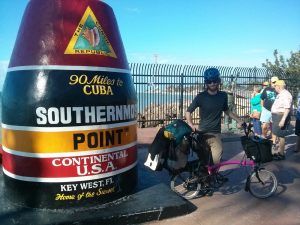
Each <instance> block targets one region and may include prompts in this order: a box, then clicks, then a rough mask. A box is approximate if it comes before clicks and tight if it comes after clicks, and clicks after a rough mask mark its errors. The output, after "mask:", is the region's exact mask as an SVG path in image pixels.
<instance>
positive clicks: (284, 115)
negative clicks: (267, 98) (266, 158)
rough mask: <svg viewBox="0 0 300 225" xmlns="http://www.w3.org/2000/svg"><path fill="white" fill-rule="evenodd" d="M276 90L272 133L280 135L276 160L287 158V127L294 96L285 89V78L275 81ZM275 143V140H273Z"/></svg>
mask: <svg viewBox="0 0 300 225" xmlns="http://www.w3.org/2000/svg"><path fill="white" fill-rule="evenodd" d="M274 87H275V90H276V92H277V93H278V95H277V96H276V99H275V101H274V103H273V105H272V108H271V112H272V121H273V124H272V133H273V135H275V136H276V137H279V152H278V154H274V159H275V160H283V159H285V154H284V148H285V136H286V135H287V127H288V125H289V122H290V119H291V118H290V111H291V109H292V102H293V97H292V95H291V93H290V92H289V91H288V90H286V89H285V82H284V80H278V81H276V82H275V85H274ZM273 144H274V142H273Z"/></svg>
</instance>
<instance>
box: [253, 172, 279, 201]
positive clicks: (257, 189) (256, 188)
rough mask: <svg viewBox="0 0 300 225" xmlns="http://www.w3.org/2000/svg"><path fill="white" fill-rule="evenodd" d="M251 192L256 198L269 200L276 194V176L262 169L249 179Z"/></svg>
mask: <svg viewBox="0 0 300 225" xmlns="http://www.w3.org/2000/svg"><path fill="white" fill-rule="evenodd" d="M248 185H249V186H248V187H249V192H250V193H251V194H252V195H253V196H254V197H256V198H268V197H270V196H271V195H273V194H274V193H275V192H276V189H277V185H278V183H277V179H276V176H275V175H274V174H273V173H272V172H270V171H268V170H266V169H260V170H258V171H257V172H255V171H254V172H253V173H252V174H251V175H250V176H249V178H248Z"/></svg>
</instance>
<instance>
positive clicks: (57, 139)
mask: <svg viewBox="0 0 300 225" xmlns="http://www.w3.org/2000/svg"><path fill="white" fill-rule="evenodd" d="M2 135H3V136H2V140H3V143H2V144H3V145H4V146H5V147H6V148H9V149H13V150H16V151H21V152H30V153H52V152H53V153H55V152H57V153H61V152H74V151H75V152H77V151H91V150H101V149H107V148H112V147H118V146H122V145H127V144H129V143H132V142H135V141H136V139H137V133H136V125H131V126H126V127H119V128H113V129H97V130H83V131H64V132H53V131H52V132H40V131H39V132H36V131H20V130H12V129H6V128H2Z"/></svg>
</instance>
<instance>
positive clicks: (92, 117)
mask: <svg viewBox="0 0 300 225" xmlns="http://www.w3.org/2000/svg"><path fill="white" fill-rule="evenodd" d="M136 104H137V98H136V94H135V89H134V85H133V82H132V77H131V73H130V70H129V67H128V62H127V59H126V55H125V51H124V47H123V44H122V40H121V37H120V33H119V30H118V27H117V22H116V19H115V16H114V13H113V11H112V9H111V7H109V6H108V5H107V4H105V3H103V2H101V1H98V0H85V1H79V0H78V1H74V0H56V1H42V0H31V1H29V3H28V6H27V8H26V10H25V13H24V16H23V19H22V23H21V26H20V29H19V33H18V36H17V40H16V43H15V46H14V50H13V53H12V56H11V59H10V63H9V68H8V71H7V76H6V79H5V83H4V87H3V94H2V145H3V172H4V184H5V192H6V195H7V196H8V199H9V200H10V201H12V202H16V203H18V204H19V205H25V206H29V207H40V208H67V207H70V206H82V205H95V204H101V203H106V202H109V201H112V200H115V199H117V198H120V197H123V196H124V195H127V194H130V193H131V192H132V191H133V190H134V188H135V187H136V184H137V147H136V140H137V132H136V119H137V105H136Z"/></svg>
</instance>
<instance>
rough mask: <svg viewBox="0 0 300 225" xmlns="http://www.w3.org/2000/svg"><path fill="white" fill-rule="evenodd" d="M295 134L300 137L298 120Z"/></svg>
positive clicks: (299, 122) (299, 121)
mask: <svg viewBox="0 0 300 225" xmlns="http://www.w3.org/2000/svg"><path fill="white" fill-rule="evenodd" d="M295 134H296V135H297V136H300V120H296V125H295Z"/></svg>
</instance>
